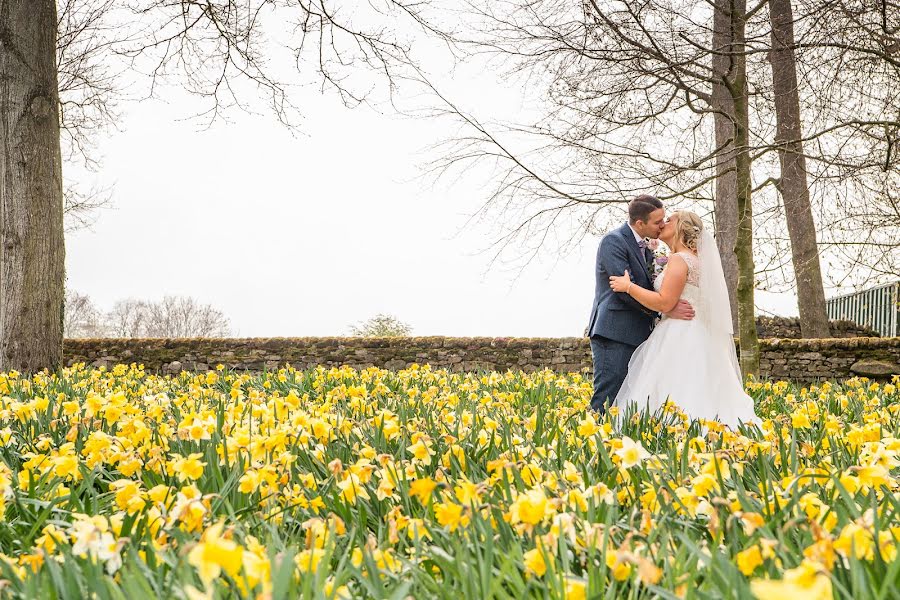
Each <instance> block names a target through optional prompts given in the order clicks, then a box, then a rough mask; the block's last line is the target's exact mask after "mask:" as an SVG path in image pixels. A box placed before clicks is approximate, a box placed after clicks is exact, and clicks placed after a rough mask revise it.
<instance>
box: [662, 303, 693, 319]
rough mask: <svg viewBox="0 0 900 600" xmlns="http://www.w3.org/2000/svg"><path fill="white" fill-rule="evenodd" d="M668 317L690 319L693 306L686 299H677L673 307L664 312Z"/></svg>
mask: <svg viewBox="0 0 900 600" xmlns="http://www.w3.org/2000/svg"><path fill="white" fill-rule="evenodd" d="M665 314H666V316H667V317H669V318H670V319H682V320H684V321H690V320H691V319H693V318H694V307H693V306H691V303H690V302H688V301H687V300H679V301H678V304H676V305H675V308H673V309H672V310H670V311H669V312H667V313H665Z"/></svg>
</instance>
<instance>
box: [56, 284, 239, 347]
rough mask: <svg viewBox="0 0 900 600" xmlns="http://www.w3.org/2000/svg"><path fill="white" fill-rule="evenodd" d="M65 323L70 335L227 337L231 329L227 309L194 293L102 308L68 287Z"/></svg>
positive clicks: (73, 336)
mask: <svg viewBox="0 0 900 600" xmlns="http://www.w3.org/2000/svg"><path fill="white" fill-rule="evenodd" d="M65 323H66V328H65V336H66V337H67V338H95V337H113V338H135V337H153V338H190V337H227V336H228V335H230V333H231V328H230V324H229V321H228V317H226V316H225V313H223V312H222V311H221V310H219V309H217V308H215V307H214V306H212V305H211V304H202V303H201V302H199V301H197V300H196V299H194V298H191V297H190V296H164V297H163V298H162V299H161V300H158V301H145V300H136V299H134V298H128V299H125V300H118V301H116V303H115V304H114V305H113V307H112V310H110V311H109V312H102V311H100V310H98V309H97V307H96V306H95V305H94V303H93V302H92V301H91V299H90V298H89V297H88V296H87V295H84V294H80V293H78V292H75V291H70V290H67V291H66V313H65Z"/></svg>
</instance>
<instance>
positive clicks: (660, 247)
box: [650, 240, 669, 281]
mask: <svg viewBox="0 0 900 600" xmlns="http://www.w3.org/2000/svg"><path fill="white" fill-rule="evenodd" d="M653 241H654V242H656V244H652V242H651V246H650V248H651V249H652V250H653V265H652V266H651V267H650V269H651V273H650V279H651V280H653V281H655V280H656V278H657V277H659V274H660V273H662V272H663V269H665V268H666V264H667V263H668V262H669V249H668V248H667V247H666V245H665V244H661V243H659V240H653Z"/></svg>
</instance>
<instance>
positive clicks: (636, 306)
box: [587, 223, 657, 346]
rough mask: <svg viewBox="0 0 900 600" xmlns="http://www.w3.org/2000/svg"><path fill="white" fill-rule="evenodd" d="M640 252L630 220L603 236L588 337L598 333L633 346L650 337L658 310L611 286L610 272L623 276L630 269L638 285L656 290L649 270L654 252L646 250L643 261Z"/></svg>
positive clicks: (599, 249)
mask: <svg viewBox="0 0 900 600" xmlns="http://www.w3.org/2000/svg"><path fill="white" fill-rule="evenodd" d="M641 253H642V250H641V248H640V246H638V243H637V240H636V239H634V233H632V231H631V227H629V225H628V223H625V224H624V225H623V226H622V227H620V228H618V229H616V230H614V231H611V232H609V233H607V234H606V235H605V236H603V239H602V240H601V241H600V247H599V248H598V249H597V268H596V277H597V279H596V287H595V289H594V304H593V307H592V309H591V318H590V321H589V323H588V329H587V330H588V336H591V337H593V336H595V335H599V336H602V337H605V338H607V339H610V340H613V341H616V342H621V343H623V344H628V345H630V346H639V345H641V344H642V343H643V342H644V340H646V339H647V338H648V337H650V332H651V331H653V323H654V320H655V318H656V316H657V313H656V312H654V311H652V310H650V309H648V308H645V307H644V306H642V305H641V304H640V303H639V302H638V301H637V300H635V299H634V298H632V297H631V296H629V295H628V294H626V293H624V292H614V291H612V289H611V288H610V287H609V277H610V275H623V274H624V273H625V270H626V269H628V273H629V274H631V279H632V281H634V284H635V285H639V286H641V287H643V288H646V289H648V290H652V289H653V283H652V282H651V280H650V273H649V271H648V269H649V268H652V267H653V265H652V261H653V254H652V252H650V250H649V249H644V250H643V253H644V260H643V261H642V260H641Z"/></svg>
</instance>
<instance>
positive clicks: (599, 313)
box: [587, 195, 760, 429]
mask: <svg viewBox="0 0 900 600" xmlns="http://www.w3.org/2000/svg"><path fill="white" fill-rule="evenodd" d="M655 240H659V241H661V242H663V243H665V244H666V246H668V247H669V250H670V253H669V256H668V261H667V262H666V266H665V269H664V270H663V271H662V272H661V273H660V274H659V275H658V276H657V275H656V274H655V268H654V256H653V252H652V251H651V249H650V248H651V246H652V242H654V241H655ZM656 243H658V242H656ZM587 335H588V336H589V337H590V340H591V353H592V355H593V362H594V394H593V396H592V397H591V408H593V409H594V410H596V411H598V412H600V413H601V414H602V413H603V412H605V410H606V408H607V406H608V405H609V403H610V402H612V405H613V406H617V407H619V409H620V410H624V409H626V408H627V407H628V406H629V405H630V404H636V405H637V408H639V409H643V410H647V411H648V412H651V413H653V412H656V411H657V410H659V409H660V408H661V407H662V406H663V405H665V403H666V401H667V400H672V401H673V402H674V403H675V404H677V405H678V407H679V408H680V409H681V410H682V411H684V412H685V413H686V414H687V415H688V417H690V418H691V419H705V420H718V421H720V422H722V423H724V424H725V425H727V426H729V427H731V428H733V429H737V427H738V426H739V425H740V424H741V423H759V422H760V420H759V418H758V417H757V416H756V414H755V413H754V411H753V399H752V398H750V396H748V395H747V393H746V392H745V391H744V386H743V383H742V378H741V372H740V367H739V366H738V360H737V353H736V351H735V347H734V337H733V335H734V329H733V327H732V322H731V304H730V303H729V300H728V288H727V286H726V284H725V274H724V272H723V270H722V261H721V259H720V258H719V252H718V249H717V247H716V242H715V238H713V236H712V234H711V233H710V232H709V231H708V230H707V229H706V228H705V227H704V225H703V221H702V220H701V219H700V217H699V216H697V215H696V214H695V213H692V212H690V211H686V210H680V211H677V212H675V213H673V214H671V215H670V216H668V217H666V211H665V207H664V206H663V203H662V202H660V200H659V199H657V198H655V197H653V196H649V195H642V196H638V197H637V198H635V199H634V200H632V201H631V202H630V203H629V204H628V222H627V223H625V224H623V225H622V226H621V227H619V228H618V229H615V230H613V231H611V232H609V233H607V234H606V235H605V236H604V237H603V239H602V240H601V242H600V247H599V248H598V250H597V266H596V287H595V292H594V304H593V307H592V310H591V317H590V321H589V323H588V327H587Z"/></svg>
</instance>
